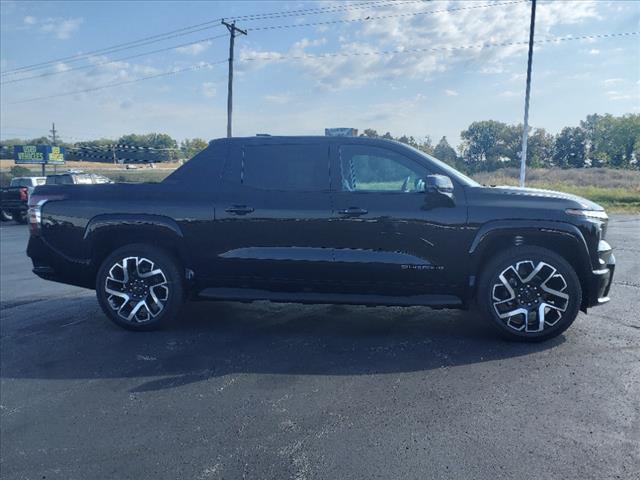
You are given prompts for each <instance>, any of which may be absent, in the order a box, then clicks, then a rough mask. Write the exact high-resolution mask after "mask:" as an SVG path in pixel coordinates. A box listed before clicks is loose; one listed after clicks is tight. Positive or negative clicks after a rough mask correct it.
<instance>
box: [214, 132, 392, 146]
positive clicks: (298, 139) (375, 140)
mask: <svg viewBox="0 0 640 480" xmlns="http://www.w3.org/2000/svg"><path fill="white" fill-rule="evenodd" d="M219 142H220V143H223V142H231V143H243V144H247V143H249V144H251V143H254V144H265V143H275V144H285V143H366V144H384V143H386V144H389V143H392V144H395V145H398V144H399V145H404V144H403V143H400V142H398V141H396V140H389V139H386V138H380V137H346V136H345V137H337V136H336V137H334V136H325V135H300V136H296V135H265V134H261V135H256V136H254V137H232V138H215V139H213V140H211V141H210V142H209V143H210V144H212V143H219Z"/></svg>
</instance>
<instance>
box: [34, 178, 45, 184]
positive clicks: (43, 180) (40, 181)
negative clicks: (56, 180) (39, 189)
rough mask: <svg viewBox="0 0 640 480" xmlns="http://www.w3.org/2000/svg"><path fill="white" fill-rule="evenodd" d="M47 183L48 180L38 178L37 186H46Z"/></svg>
mask: <svg viewBox="0 0 640 480" xmlns="http://www.w3.org/2000/svg"><path fill="white" fill-rule="evenodd" d="M46 181H47V179H46V178H36V185H44V184H45V183H46Z"/></svg>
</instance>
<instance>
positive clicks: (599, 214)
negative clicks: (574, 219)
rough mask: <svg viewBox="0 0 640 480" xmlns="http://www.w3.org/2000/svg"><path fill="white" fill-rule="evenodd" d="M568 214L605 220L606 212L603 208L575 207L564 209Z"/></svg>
mask: <svg viewBox="0 0 640 480" xmlns="http://www.w3.org/2000/svg"><path fill="white" fill-rule="evenodd" d="M565 212H566V213H568V214H569V215H577V216H579V217H585V218H598V219H600V220H607V219H608V218H609V217H608V216H607V212H605V211H604V210H579V209H577V208H567V209H566V210H565Z"/></svg>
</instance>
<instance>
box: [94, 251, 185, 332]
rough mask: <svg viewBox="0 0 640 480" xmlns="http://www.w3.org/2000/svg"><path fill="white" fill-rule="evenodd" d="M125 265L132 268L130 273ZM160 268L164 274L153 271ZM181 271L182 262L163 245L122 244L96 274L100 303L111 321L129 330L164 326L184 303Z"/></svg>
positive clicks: (174, 316)
mask: <svg viewBox="0 0 640 480" xmlns="http://www.w3.org/2000/svg"><path fill="white" fill-rule="evenodd" d="M125 259H127V260H126V261H125ZM124 267H126V269H127V271H128V272H129V273H128V274H127V276H125V275H124ZM156 270H160V271H161V274H158V273H156V274H155V275H150V272H152V271H156ZM181 271H182V270H181V267H180V264H179V262H178V261H177V260H176V259H175V258H174V257H172V256H171V255H170V254H169V253H168V252H166V251H165V250H162V249H160V248H157V247H154V246H151V245H146V244H132V245H127V246H124V247H122V248H119V249H118V250H116V251H114V252H113V253H112V254H111V255H109V256H108V257H107V258H106V259H105V260H104V262H102V265H101V266H100V269H99V270H98V274H97V276H96V294H97V297H98V302H99V303H100V307H102V310H103V311H104V313H105V314H106V315H107V317H109V319H110V320H111V321H113V322H114V323H115V324H116V325H118V326H120V327H123V328H126V329H128V330H134V331H148V330H156V329H158V328H162V327H164V326H166V325H167V324H168V323H170V322H171V321H172V320H173V319H175V318H176V317H177V315H178V313H179V311H180V308H181V307H182V305H183V303H184V300H185V285H184V282H183V275H182V274H181ZM126 280H128V281H126ZM152 284H153V285H152ZM107 288H109V289H110V290H111V293H110V292H108V291H107ZM165 288H166V290H165ZM113 292H119V293H121V294H122V295H118V294H115V295H114V294H112V293H113ZM165 292H166V294H165ZM124 295H127V296H128V298H129V301H126V297H124ZM141 303H144V304H141ZM139 304H140V305H139ZM160 305H161V306H160ZM135 307H138V309H137V312H136V313H134V314H133V317H132V318H130V319H126V318H125V317H129V316H130V315H131V313H132V312H133V310H134V308H135Z"/></svg>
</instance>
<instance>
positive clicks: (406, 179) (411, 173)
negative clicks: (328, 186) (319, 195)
mask: <svg viewBox="0 0 640 480" xmlns="http://www.w3.org/2000/svg"><path fill="white" fill-rule="evenodd" d="M340 173H341V176H342V182H341V183H342V191H346V192H404V193H411V192H421V191H424V177H426V175H427V173H426V170H425V169H424V168H423V167H422V166H420V165H418V164H416V163H415V162H413V161H412V160H410V159H408V158H406V157H405V156H403V155H400V154H398V153H396V152H394V151H392V150H387V149H385V148H379V147H369V146H365V145H343V146H341V147H340Z"/></svg>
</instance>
